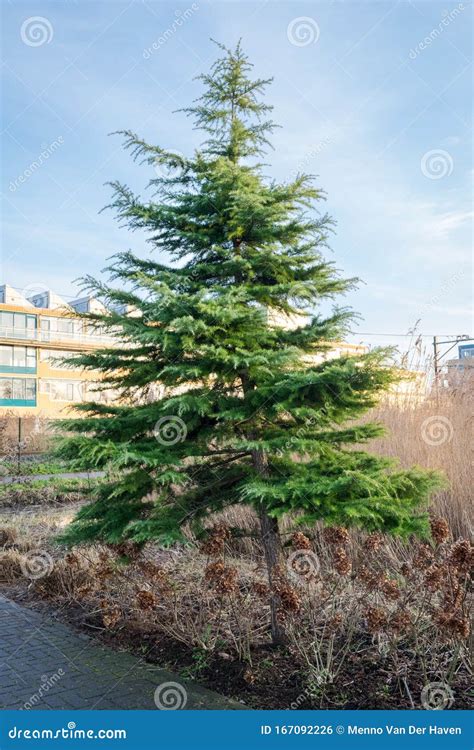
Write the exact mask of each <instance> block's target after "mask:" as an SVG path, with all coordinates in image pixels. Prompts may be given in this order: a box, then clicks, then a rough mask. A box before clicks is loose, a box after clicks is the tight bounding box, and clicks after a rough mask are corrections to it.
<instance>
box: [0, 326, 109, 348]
mask: <svg viewBox="0 0 474 750" xmlns="http://www.w3.org/2000/svg"><path fill="white" fill-rule="evenodd" d="M2 339H3V340H8V339H10V340H14V341H25V342H36V343H41V344H70V345H74V344H77V345H79V346H87V347H89V346H90V347H100V346H113V345H114V344H117V339H116V338H114V336H108V335H104V334H102V335H94V334H91V333H84V332H82V331H52V330H50V331H47V330H42V329H38V328H5V327H0V340H2Z"/></svg>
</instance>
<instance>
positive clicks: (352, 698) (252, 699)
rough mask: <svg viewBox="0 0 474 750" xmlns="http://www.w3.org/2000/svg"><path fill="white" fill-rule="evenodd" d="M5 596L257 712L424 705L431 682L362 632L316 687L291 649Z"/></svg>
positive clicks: (464, 684) (466, 697)
mask: <svg viewBox="0 0 474 750" xmlns="http://www.w3.org/2000/svg"><path fill="white" fill-rule="evenodd" d="M4 593H5V594H6V595H7V596H9V597H10V598H11V599H15V600H16V601H18V602H20V603H21V604H23V605H25V606H30V607H34V608H35V609H37V610H40V611H45V612H47V613H48V614H49V615H50V616H53V617H56V618H57V619H60V620H61V621H63V622H64V621H66V622H68V623H69V624H70V625H71V626H72V627H74V628H75V629H79V630H80V631H82V632H86V633H87V634H88V635H89V636H90V637H92V638H95V639H97V640H99V641H101V642H102V643H105V644H107V645H108V646H110V647H112V648H114V649H119V650H127V651H130V652H132V653H134V654H136V655H138V656H140V657H142V658H143V657H145V659H146V660H147V661H149V662H151V663H153V664H158V665H159V666H160V667H163V668H167V669H169V670H171V671H173V672H176V673H178V674H180V675H181V676H182V677H183V679H189V680H193V681H195V682H198V683H200V684H201V685H203V686H205V687H208V688H209V689H211V690H214V691H215V692H218V693H221V694H222V695H225V696H227V697H229V698H232V699H234V700H239V701H241V702H242V703H244V704H245V705H246V706H248V707H249V708H253V709H290V708H291V709H356V710H362V709H398V710H399V709H413V708H416V709H419V708H422V706H421V704H420V695H421V691H422V689H423V687H424V685H425V683H426V680H425V679H424V677H423V671H422V665H421V663H419V659H416V657H415V655H414V654H413V653H407V654H403V652H402V653H400V652H399V653H398V663H399V664H400V667H399V669H398V672H399V673H398V674H396V670H395V669H394V664H393V661H392V660H391V659H390V658H389V657H388V656H385V657H384V656H381V655H380V653H379V652H378V651H377V649H376V648H375V647H374V646H373V644H372V643H371V642H370V640H367V636H363V635H361V636H360V640H359V641H358V642H356V643H357V646H356V647H355V648H353V649H351V653H350V654H349V655H348V656H347V658H346V660H345V661H344V663H343V666H342V668H341V669H340V671H339V672H338V675H337V678H336V679H335V680H334V682H332V683H329V684H326V685H324V686H322V685H320V686H317V685H316V686H314V685H313V686H312V689H311V691H308V681H307V678H306V675H305V672H304V670H303V669H302V668H301V665H300V664H299V663H298V662H297V660H296V659H295V655H294V654H293V653H292V652H291V649H289V648H286V647H279V648H273V647H271V646H270V645H268V646H260V647H258V648H255V649H253V650H252V652H251V660H250V661H249V662H248V663H244V662H243V661H240V660H239V659H238V658H237V657H236V656H235V655H234V654H231V653H227V652H225V651H218V652H214V653H208V652H204V651H202V650H196V649H193V648H191V647H190V646H189V645H187V644H185V643H183V642H181V641H179V640H177V639H174V638H172V637H170V636H167V635H164V634H162V633H158V634H157V633H156V632H147V631H144V630H143V623H140V622H138V621H136V620H133V619H132V620H130V621H126V622H122V623H121V624H119V625H118V626H117V627H116V628H115V629H111V630H107V629H105V628H104V627H103V624H102V619H101V615H100V613H99V612H95V613H94V612H90V611H88V610H87V609H85V608H84V607H82V606H80V605H78V604H74V603H68V604H62V605H61V607H60V609H55V608H54V605H51V603H47V602H44V601H38V600H37V599H34V600H32V599H31V597H30V595H29V594H28V593H26V592H25V590H24V589H19V588H14V587H13V588H10V587H9V589H8V590H4ZM452 688H453V692H454V696H455V700H454V704H453V706H452V709H455V710H459V709H469V708H472V695H471V696H470V691H471V680H470V676H469V674H468V673H467V671H459V672H458V673H457V675H456V677H455V680H454V684H452Z"/></svg>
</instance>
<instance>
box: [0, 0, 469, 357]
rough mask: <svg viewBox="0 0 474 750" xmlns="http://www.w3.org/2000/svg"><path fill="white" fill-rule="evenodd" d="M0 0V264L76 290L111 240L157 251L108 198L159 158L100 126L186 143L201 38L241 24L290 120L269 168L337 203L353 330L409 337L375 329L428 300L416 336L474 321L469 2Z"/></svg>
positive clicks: (337, 257)
mask: <svg viewBox="0 0 474 750" xmlns="http://www.w3.org/2000/svg"><path fill="white" fill-rule="evenodd" d="M2 11H3V35H4V40H3V66H4V67H3V73H4V86H3V92H2V99H3V111H4V118H3V120H4V123H5V127H4V130H3V135H2V137H3V153H4V159H3V170H2V177H3V196H4V202H3V222H2V274H1V277H2V281H6V282H8V283H10V284H11V285H13V286H15V287H17V288H19V289H20V290H22V289H26V290H27V291H30V290H31V289H35V288H36V287H39V288H43V287H51V288H52V289H54V290H55V291H57V292H59V293H62V294H63V295H64V296H65V297H66V298H68V296H74V295H75V294H76V292H77V287H76V288H75V287H74V284H73V280H74V279H75V278H76V277H78V276H80V275H82V274H84V273H92V274H94V275H97V274H98V273H100V270H101V269H102V268H103V267H104V265H105V264H106V259H107V257H108V256H110V255H112V254H113V253H114V252H117V251H120V250H124V249H126V248H129V247H130V248H132V249H133V250H134V251H135V252H137V253H148V252H149V247H148V246H147V245H146V243H145V242H144V237H142V236H140V235H139V234H138V233H134V234H130V233H128V232H127V231H126V230H125V229H120V228H119V227H118V226H117V223H116V222H115V219H114V216H113V214H112V213H111V212H105V213H101V214H99V210H100V209H101V208H102V207H103V206H104V205H105V204H107V202H108V199H109V197H110V190H109V188H108V187H107V186H106V185H105V183H106V182H107V181H109V180H114V179H119V180H121V181H124V182H126V183H128V184H129V185H130V186H131V187H132V188H133V189H134V190H135V191H137V192H141V193H142V194H143V192H144V187H145V185H146V182H147V180H148V179H149V177H151V176H153V175H152V174H150V168H149V167H139V166H138V165H135V164H133V162H131V160H130V157H129V155H128V154H127V153H125V152H123V150H122V148H121V141H120V138H118V137H116V136H114V137H110V136H109V135H108V134H109V133H110V132H111V131H115V130H119V129H122V128H130V129H132V130H135V131H136V132H138V133H139V134H141V135H143V136H144V137H145V138H146V139H147V140H149V141H151V142H153V143H156V144H159V145H161V146H163V147H169V148H172V149H175V150H178V151H180V152H182V153H188V152H190V151H191V150H192V149H193V148H194V147H195V146H197V145H198V143H199V140H200V135H199V133H197V132H196V131H193V130H192V129H191V123H190V121H189V120H188V119H187V118H186V116H185V115H184V114H182V113H178V114H176V113H175V114H173V111H174V110H176V109H179V108H180V107H183V106H186V105H188V104H189V103H190V101H191V100H192V99H193V98H194V97H196V96H197V95H199V93H200V85H199V83H198V82H196V81H195V80H193V79H194V77H195V76H196V75H198V74H199V73H201V72H203V71H206V70H207V69H208V68H209V65H210V63H211V62H212V60H213V59H214V58H215V56H216V48H215V46H214V45H213V44H212V43H211V42H210V41H209V38H210V37H213V38H215V39H217V40H219V41H220V42H222V43H224V44H226V45H229V46H232V45H234V44H235V42H236V41H237V40H238V39H239V37H242V39H243V45H244V49H245V51H246V52H247V53H248V54H249V56H250V58H251V60H252V61H253V62H254V64H255V73H256V74H257V75H259V76H263V77H268V76H274V83H273V85H272V86H271V88H270V89H269V91H268V101H269V103H271V104H273V105H274V107H275V109H274V119H275V120H276V121H277V122H278V123H279V124H280V125H281V126H282V127H281V129H279V130H277V131H276V133H275V134H274V138H273V143H274V146H275V151H274V152H270V153H269V155H268V162H269V163H270V166H269V168H268V173H269V175H272V176H274V177H276V178H278V179H285V178H287V177H290V176H292V175H294V173H295V172H296V171H306V172H310V173H313V174H317V175H318V184H319V185H320V186H321V187H323V188H324V189H325V191H326V193H327V201H326V203H325V205H324V209H325V210H327V211H328V212H329V213H330V214H331V215H332V216H333V217H334V219H335V220H336V221H337V232H336V234H335V236H334V238H333V240H332V253H331V256H332V258H333V259H334V261H335V262H336V264H337V266H338V267H340V268H341V269H343V270H344V272H345V273H346V274H347V275H349V276H352V275H356V276H359V277H361V278H362V279H363V282H364V283H363V284H362V285H361V286H360V287H359V289H358V291H356V292H353V293H351V294H350V296H349V297H348V298H347V299H346V300H345V301H346V302H347V303H348V304H351V305H352V306H353V307H354V308H355V309H356V310H358V311H359V312H360V313H361V315H362V318H363V320H362V321H361V323H360V325H359V330H358V332H357V333H356V334H355V336H354V337H353V340H355V341H364V342H366V343H370V344H371V345H375V344H379V343H382V344H383V343H395V344H400V345H401V346H404V345H406V342H407V341H408V339H407V338H398V337H395V338H391V337H386V336H384V335H382V334H386V333H396V334H399V333H406V332H407V331H408V330H409V329H410V328H411V327H412V326H413V324H414V323H415V321H416V320H418V319H420V318H421V323H420V331H421V333H423V334H424V335H425V336H426V338H425V339H424V341H425V342H426V344H427V345H429V343H430V340H429V336H430V335H431V334H434V333H439V334H457V333H461V334H462V333H472V312H471V309H472V250H471V234H472V223H471V222H472V192H471V187H472V175H473V164H472V146H471V136H470V122H469V118H470V111H471V105H472V97H471V74H472V69H471V57H472V42H471V39H470V27H471V22H472V5H470V4H469V3H467V2H465V3H457V2H452V0H446V1H444V0H443V2H437V1H436V0H430V1H429V2H428V1H422V2H417V1H414V2H409V1H406V0H401V1H400V2H396V1H395V2H392V1H390V2H382V1H381V2H379V1H372V2H339V1H338V0H334V1H332V2H330V0H325V1H324V2H310V3H309V2H297V1H296V0H295V1H293V2H240V3H234V2H225V1H224V0H220V1H219V0H213V1H212V2H211V0H197V1H196V2H195V3H193V2H191V1H190V0H185V2H184V3H178V2H177V3H174V2H172V3H168V2H154V1H153V0H143V1H142V0H135V1H134V2H116V1H115V0H107V1H100V0H98V1H97V2H88V1H82V0H81V2H75V1H74V0H63V1H62V2H51V1H48V0H41V1H40V2H21V1H20V2H18V0H16V1H15V2H9V1H8V0H5V1H4V3H3V5H2ZM37 17H39V20H36V19H37ZM167 30H168V31H167ZM147 50H148V52H147ZM42 153H43V156H41V154H42ZM45 154H46V156H45ZM34 162H36V164H37V165H38V163H39V165H38V166H33V167H32V165H33V163H34ZM368 334H376V335H375V336H374V335H370V336H369V335H368Z"/></svg>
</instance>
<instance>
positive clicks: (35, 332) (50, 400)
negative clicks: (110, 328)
mask: <svg viewBox="0 0 474 750" xmlns="http://www.w3.org/2000/svg"><path fill="white" fill-rule="evenodd" d="M104 309H105V308H104V307H103V305H101V303H100V302H98V301H97V300H94V299H92V298H90V297H83V298H81V299H78V300H74V301H73V302H70V303H69V304H67V303H66V302H65V301H64V300H63V299H62V298H61V297H60V296H59V295H57V294H54V292H50V291H45V292H41V293H40V294H36V295H33V296H32V297H30V298H29V299H26V298H25V297H23V296H22V295H21V294H20V293H19V292H18V291H17V290H15V289H13V288H12V287H10V286H8V285H7V284H4V285H3V286H0V414H5V412H12V413H14V414H17V415H20V416H21V415H22V414H25V415H26V414H28V416H30V415H31V416H33V415H42V416H45V417H58V416H65V414H64V411H65V409H66V410H67V408H68V406H71V405H72V404H73V403H74V402H77V401H83V400H92V399H94V400H100V399H102V400H106V398H107V395H106V394H100V396H99V394H97V393H94V392H93V383H92V381H93V380H94V373H91V372H85V371H83V370H81V369H79V368H78V369H74V368H70V367H67V368H66V367H65V365H63V364H61V363H60V362H58V361H57V358H60V357H64V356H69V355H71V354H74V352H85V351H90V350H92V349H95V348H98V347H103V346H107V345H110V344H111V343H113V341H114V339H113V338H112V337H111V336H108V335H105V334H104V333H102V332H100V331H99V330H97V328H96V327H95V326H94V325H93V324H90V323H88V322H87V321H84V320H82V319H81V318H80V317H78V316H77V315H76V313H79V312H81V313H83V312H99V311H103V310H104ZM115 343H116V340H115ZM95 379H97V377H95Z"/></svg>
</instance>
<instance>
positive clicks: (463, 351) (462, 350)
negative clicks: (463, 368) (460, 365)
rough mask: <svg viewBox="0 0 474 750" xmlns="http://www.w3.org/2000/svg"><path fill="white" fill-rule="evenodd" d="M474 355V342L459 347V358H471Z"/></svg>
mask: <svg viewBox="0 0 474 750" xmlns="http://www.w3.org/2000/svg"><path fill="white" fill-rule="evenodd" d="M471 357H474V344H467V346H460V347H459V358H460V359H470V358H471Z"/></svg>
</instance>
